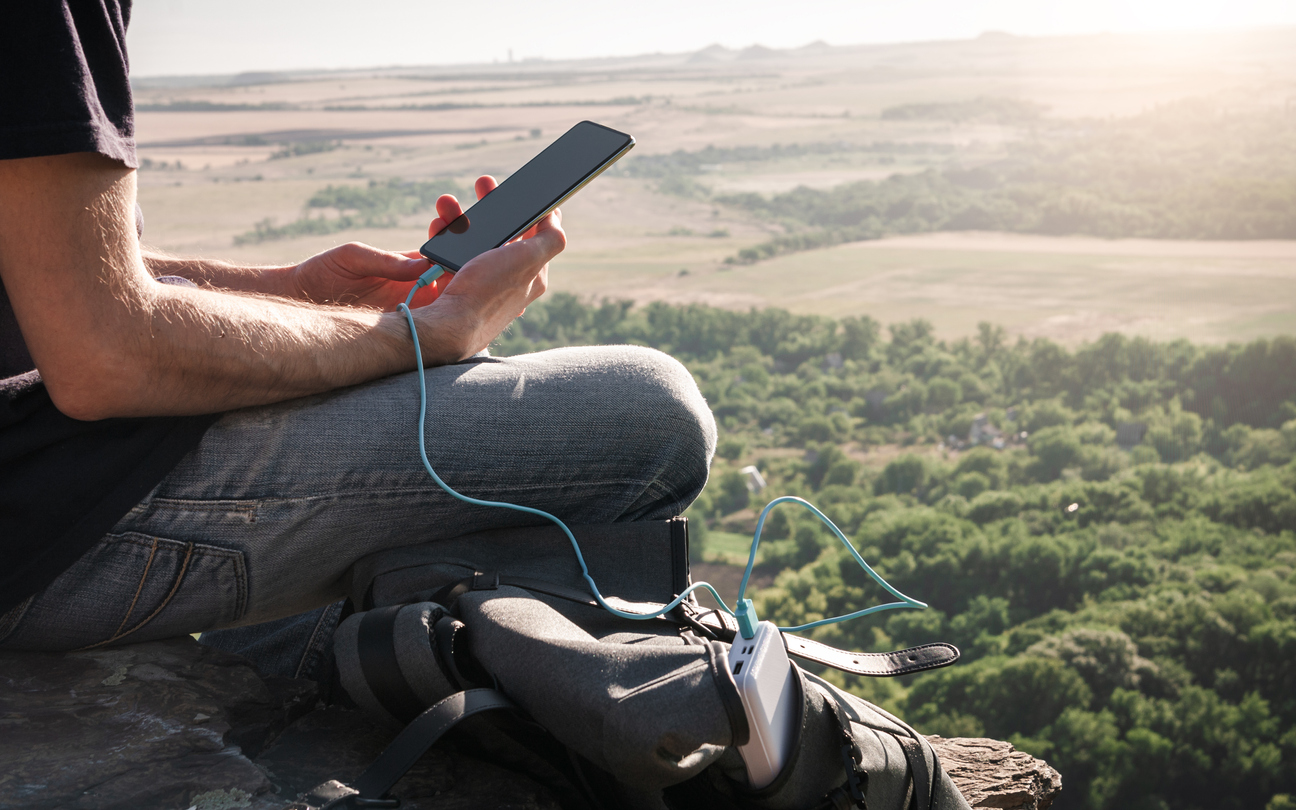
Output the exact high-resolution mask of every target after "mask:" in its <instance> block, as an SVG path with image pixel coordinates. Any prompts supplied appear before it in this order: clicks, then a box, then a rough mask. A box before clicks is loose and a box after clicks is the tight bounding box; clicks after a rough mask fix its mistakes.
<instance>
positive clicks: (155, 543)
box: [113, 537, 158, 637]
mask: <svg viewBox="0 0 1296 810" xmlns="http://www.w3.org/2000/svg"><path fill="white" fill-rule="evenodd" d="M157 549H158V541H157V538H156V537H154V538H153V544H152V545H151V546H150V547H149V555H148V561H147V562H145V563H144V573H142V574H140V581H139V585H138V586H136V588H135V598H133V599H131V603H130V607H128V608H126V615H125V616H122V620H121V624H119V625H117V629H116V630H114V631H113V635H114V637H116V635H117V634H118V633H120V632H121V631H122V628H123V627H125V626H126V622H128V621H130V617H131V614H132V613H134V612H135V603H137V602H139V598H140V594H141V593H143V592H144V583H145V582H147V581H148V574H149V570H150V569H151V568H153V558H154V557H156V556H157Z"/></svg>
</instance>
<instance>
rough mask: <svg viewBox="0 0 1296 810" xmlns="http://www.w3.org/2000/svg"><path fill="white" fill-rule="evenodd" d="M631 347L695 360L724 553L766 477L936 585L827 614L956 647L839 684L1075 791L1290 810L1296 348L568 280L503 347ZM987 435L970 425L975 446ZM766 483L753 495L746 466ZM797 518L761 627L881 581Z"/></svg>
mask: <svg viewBox="0 0 1296 810" xmlns="http://www.w3.org/2000/svg"><path fill="white" fill-rule="evenodd" d="M597 343H636V344H641V345H648V346H654V347H657V348H660V349H662V350H664V351H667V352H669V353H671V354H672V355H674V356H675V357H677V358H678V359H680V360H681V361H683V362H684V363H685V364H686V365H687V367H688V368H689V370H690V371H691V372H692V373H693V375H694V377H695V378H696V379H697V381H698V384H699V385H700V387H701V389H702V391H703V393H704V394H705V396H706V398H707V401H708V403H709V404H710V406H711V407H712V409H713V411H714V413H715V415H716V419H717V422H718V423H719V426H720V446H719V455H718V458H717V461H716V464H715V466H714V467H713V469H712V475H711V480H710V482H709V484H708V486H707V488H706V490H705V491H704V492H703V494H702V495H701V497H700V498H699V499H698V501H697V502H696V503H695V504H694V505H693V506H692V507H691V509H690V510H689V512H688V514H689V515H690V517H691V518H692V521H693V525H694V528H695V538H698V539H700V540H701V543H702V545H703V547H704V549H706V550H707V551H706V553H707V554H708V555H712V556H713V557H714V555H716V554H718V553H720V552H722V551H724V549H725V548H735V549H737V550H738V551H740V553H742V554H745V552H741V549H742V547H743V545H742V544H743V543H749V542H750V535H749V534H748V535H747V539H746V540H743V539H742V537H741V535H742V533H743V532H746V531H749V530H750V528H751V522H752V517H753V510H754V509H757V508H759V507H761V506H763V505H764V504H765V503H766V502H768V501H769V500H771V499H772V498H773V497H775V496H777V495H784V494H794V495H801V496H803V497H806V498H807V499H809V500H811V501H812V502H814V503H816V504H817V505H818V506H819V507H820V508H822V509H823V510H824V511H825V512H826V513H827V514H828V515H829V516H830V517H831V518H832V519H833V520H834V521H835V522H836V523H837V524H838V525H839V526H840V527H841V528H842V529H843V530H844V531H845V532H846V533H847V536H848V537H850V538H851V539H852V540H853V542H854V543H855V544H856V546H857V547H858V548H859V549H860V550H861V552H862V553H863V554H864V556H865V557H866V559H868V560H869V562H870V563H871V564H872V565H873V566H874V567H875V568H877V570H878V571H879V572H881V573H882V574H883V575H884V576H886V577H887V578H888V579H889V580H890V581H891V582H892V583H894V584H895V585H896V586H897V587H899V588H900V589H901V590H903V591H904V592H906V593H909V594H911V595H913V596H915V597H916V598H919V599H924V600H926V601H928V602H930V603H931V608H930V609H928V610H925V611H895V612H890V613H884V614H881V615H880V616H879V617H877V618H875V619H867V620H862V621H856V622H852V623H848V624H844V625H833V626H829V627H824V628H820V629H818V630H816V631H814V632H813V635H814V637H816V638H820V639H822V640H823V641H825V642H828V643H831V644H835V645H840V646H846V647H849V648H853V649H866V650H871V651H885V650H890V649H895V648H897V647H901V646H907V645H912V644H920V643H924V642H930V641H951V642H954V643H956V644H957V645H958V646H959V647H960V648H961V649H962V651H963V656H964V657H963V660H962V661H961V662H960V663H959V664H957V665H955V666H953V667H950V668H947V669H943V670H937V671H935V672H930V673H925V674H920V675H916V676H906V677H904V678H900V679H893V680H875V679H864V678H858V677H855V676H842V675H841V674H840V673H835V672H829V673H826V676H827V677H830V678H834V679H835V680H836V681H837V682H838V683H840V684H842V685H844V686H846V687H848V688H850V689H852V690H854V691H856V692H857V693H859V694H861V695H863V696H865V697H867V698H869V699H871V700H873V701H875V702H877V703H879V704H880V705H882V706H884V707H885V708H888V709H891V710H894V711H896V712H897V713H899V714H900V715H901V716H903V717H905V718H906V719H908V720H910V721H911V722H913V723H914V724H915V725H916V726H917V727H918V728H919V729H920V730H922V731H923V732H925V733H929V734H931V733H939V734H944V735H949V736H955V735H962V736H969V735H971V736H976V735H989V736H993V737H998V738H1001V739H1008V740H1011V741H1012V742H1013V743H1014V744H1016V745H1017V746H1018V747H1020V748H1022V749H1024V750H1026V751H1029V752H1031V753H1034V754H1037V755H1039V756H1042V757H1046V758H1047V759H1048V760H1049V762H1050V763H1052V764H1053V765H1055V766H1056V767H1057V768H1058V769H1059V770H1060V771H1061V772H1062V774H1063V776H1064V780H1065V785H1066V789H1065V790H1064V791H1063V793H1062V795H1061V797H1060V799H1059V801H1058V803H1057V804H1056V805H1055V806H1057V807H1060V808H1093V809H1094V810H1098V809H1099V808H1184V809H1185V810H1188V809H1189V808H1202V809H1203V810H1205V808H1239V810H1240V809H1241V808H1266V807H1268V808H1270V810H1283V809H1284V808H1289V807H1292V806H1293V804H1292V800H1291V794H1296V462H1294V461H1293V459H1294V458H1296V375H1293V374H1292V371H1293V369H1296V339H1293V338H1290V337H1280V338H1276V339H1272V340H1257V341H1254V342H1252V343H1249V344H1246V345H1228V346H1198V345H1194V344H1192V343H1189V342H1187V341H1175V342H1171V343H1158V342H1154V341H1150V340H1147V339H1144V338H1138V337H1135V338H1130V337H1125V336H1122V335H1118V334H1109V335H1105V336H1103V337H1102V338H1101V339H1099V340H1097V341H1095V342H1093V343H1088V344H1085V345H1082V346H1080V347H1079V348H1077V349H1075V350H1068V349H1066V348H1064V347H1062V346H1059V345H1057V344H1055V343H1052V342H1050V341H1047V340H1043V339H1039V340H1033V341H1032V340H1025V339H1018V340H1016V341H1010V340H1008V339H1006V337H1005V334H1004V331H1003V330H1002V329H1000V328H997V327H995V326H993V325H991V324H982V325H981V327H980V329H979V333H978V334H977V335H976V336H975V337H973V338H968V339H963V340H957V341H942V340H938V339H937V338H936V337H935V336H934V335H933V334H932V327H931V325H930V324H928V323H927V322H925V321H922V320H916V321H911V322H907V323H899V324H892V325H891V326H889V327H888V328H887V330H886V337H884V335H883V329H882V328H881V325H880V324H878V323H877V322H875V321H873V320H871V319H869V318H844V319H842V320H832V319H828V318H823V317H817V316H809V315H795V314H792V313H789V312H786V311H782V310H777V309H767V310H753V311H751V312H746V313H740V312H730V311H725V310H720V309H714V308H709V307H704V306H688V307H674V306H668V305H664V304H650V305H648V306H646V307H642V308H638V309H636V308H633V307H632V306H631V305H630V304H629V302H605V303H601V304H597V305H586V304H582V303H581V302H579V301H578V300H577V299H575V298H573V297H571V296H567V295H561V294H559V295H554V296H552V297H550V298H549V299H547V300H545V301H542V302H539V303H537V304H535V305H533V306H532V307H531V308H529V309H528V311H527V314H526V317H524V318H523V319H521V320H519V321H517V322H516V324H515V326H514V328H513V330H512V331H511V332H510V333H508V334H507V335H506V336H505V337H504V338H503V339H502V341H501V343H500V345H499V346H498V347H497V348H496V351H497V353H499V354H514V353H519V352H522V351H533V350H536V349H543V348H548V347H553V346H561V345H571V344H597ZM972 439H976V440H977V442H978V443H975V444H974V443H973V442H972V441H971V440H972ZM748 464H754V465H756V466H757V467H758V468H759V469H760V470H761V473H762V475H763V476H764V478H765V479H766V480H767V481H768V484H769V486H768V487H767V488H766V489H764V490H762V491H760V492H752V491H751V488H749V487H748V486H747V480H748V479H747V478H746V477H745V476H743V475H742V473H740V472H739V470H740V469H741V468H742V467H743V466H745V465H748ZM835 542H836V541H835V539H834V538H832V537H831V535H830V534H829V533H828V532H827V531H825V530H823V529H822V527H820V526H819V525H818V524H817V523H816V522H815V521H814V520H813V519H811V518H810V517H809V516H808V514H805V513H798V512H795V511H792V510H791V509H790V508H789V507H786V506H784V507H780V508H779V510H778V511H775V512H774V514H773V517H772V518H771V521H770V524H769V527H768V529H767V533H766V538H765V542H764V543H763V545H762V551H761V556H760V559H759V563H760V568H759V569H758V570H759V571H764V572H766V573H767V574H769V575H771V576H773V577H774V578H773V580H772V585H771V586H770V587H767V588H765V589H764V590H763V591H761V593H760V594H759V597H758V599H757V605H758V608H759V612H760V615H761V616H762V618H769V619H773V620H775V621H777V622H778V623H779V624H784V625H790V624H799V623H802V622H806V621H811V620H814V619H818V618H822V617H824V616H829V615H838V614H841V613H846V612H850V611H853V610H858V609H860V608H863V607H867V606H869V605H872V604H876V603H878V602H879V601H882V596H883V594H881V593H880V589H878V588H877V587H876V586H874V585H872V584H871V583H870V582H869V581H867V579H866V577H865V576H864V575H863V573H862V572H861V571H860V570H859V568H858V567H857V566H856V565H855V563H854V562H853V560H851V558H850V557H849V555H848V554H847V553H846V552H845V551H844V550H843V549H841V548H840V546H837V545H835Z"/></svg>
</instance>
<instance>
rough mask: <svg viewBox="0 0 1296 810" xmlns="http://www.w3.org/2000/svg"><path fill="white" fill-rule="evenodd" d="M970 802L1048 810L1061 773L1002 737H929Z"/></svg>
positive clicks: (1015, 809) (1016, 809)
mask: <svg viewBox="0 0 1296 810" xmlns="http://www.w3.org/2000/svg"><path fill="white" fill-rule="evenodd" d="M927 739H929V740H931V744H932V747H933V748H935V749H936V754H937V755H938V756H939V757H940V758H941V764H942V765H944V766H945V770H946V771H947V772H949V775H950V778H951V779H953V780H954V784H956V785H958V789H959V792H960V793H962V794H963V798H965V799H967V801H968V804H970V805H972V806H973V807H998V808H1003V809H1004V810H1047V808H1048V807H1049V806H1050V805H1051V804H1053V798H1054V797H1055V796H1057V794H1058V793H1060V792H1061V790H1062V775H1061V774H1060V773H1058V772H1057V771H1056V770H1054V769H1053V768H1052V767H1051V766H1050V765H1049V764H1048V763H1047V762H1045V761H1044V760H1042V759H1036V758H1035V757H1033V756H1031V755H1030V754H1027V753H1025V752H1023V751H1018V750H1017V749H1016V748H1013V746H1012V744H1011V743H1006V742H1001V741H999V740H986V739H970V738H954V739H946V738H944V737H928V738H927Z"/></svg>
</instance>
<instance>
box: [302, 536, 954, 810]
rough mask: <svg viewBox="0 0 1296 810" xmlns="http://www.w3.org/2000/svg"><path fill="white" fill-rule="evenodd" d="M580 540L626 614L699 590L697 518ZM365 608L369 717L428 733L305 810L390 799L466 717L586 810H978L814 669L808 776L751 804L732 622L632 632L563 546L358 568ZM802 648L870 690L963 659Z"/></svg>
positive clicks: (337, 647) (482, 745)
mask: <svg viewBox="0 0 1296 810" xmlns="http://www.w3.org/2000/svg"><path fill="white" fill-rule="evenodd" d="M573 531H574V532H575V533H576V536H577V539H578V540H579V541H580V543H581V549H582V551H583V553H584V555H585V559H586V561H587V564H588V565H589V568H590V573H591V575H592V576H593V577H594V580H595V581H596V582H597V583H598V584H599V588H600V590H601V591H602V592H603V593H604V594H605V595H608V594H617V597H616V598H614V597H611V596H608V597H607V598H608V600H609V601H610V602H613V604H615V605H616V606H617V607H619V608H621V609H623V610H626V611H628V612H639V613H648V612H652V611H653V610H656V609H658V608H659V607H660V606H661V605H663V604H665V603H666V602H668V601H670V600H671V599H672V598H673V597H674V595H675V594H677V593H679V592H681V591H682V590H683V588H685V587H687V585H688V581H689V577H688V540H687V522H686V521H685V520H684V519H683V518H676V519H674V520H671V521H659V522H645V523H630V524H614V525H610V526H590V527H574V528H573ZM351 594H352V599H353V601H354V602H355V605H356V612H355V613H353V614H352V615H350V616H349V617H347V618H346V619H345V620H344V621H343V622H342V624H341V625H340V626H339V628H338V630H337V633H336V634H335V636H334V652H335V657H336V665H337V672H338V677H339V679H340V682H341V685H342V686H343V688H344V689H345V691H346V692H347V694H348V695H349V696H350V697H351V698H352V699H353V700H354V701H355V702H356V703H357V704H359V705H360V706H361V707H363V708H365V709H367V710H370V711H372V712H373V713H375V714H377V715H379V716H383V717H386V718H388V719H389V720H393V721H396V722H400V723H409V724H410V726H409V727H408V728H407V729H406V731H405V732H403V733H402V737H403V738H406V739H405V741H404V742H402V741H401V738H398V740H397V742H396V743H393V746H392V749H403V751H402V753H401V754H400V756H396V755H393V756H388V754H384V759H387V760H390V762H388V763H386V764H381V763H376V764H375V766H374V768H372V769H371V772H377V771H381V772H382V773H381V774H378V775H377V776H374V775H372V774H366V776H362V777H361V778H360V779H359V780H357V782H356V784H355V785H354V786H346V785H341V784H340V783H327V784H326V785H322V786H320V788H317V789H316V792H315V793H316V794H318V795H315V796H314V798H312V797H311V796H308V797H305V798H304V799H303V800H301V801H300V802H299V803H298V804H296V805H294V806H295V807H300V808H308V807H340V806H347V805H346V802H347V801H348V800H349V799H350V797H356V796H359V797H364V794H365V792H366V791H367V792H368V794H369V796H368V797H367V799H366V801H372V800H374V799H379V798H381V797H382V795H383V794H385V793H386V789H388V788H390V784H388V783H389V782H394V781H395V779H397V778H399V773H396V771H395V770H394V769H395V768H396V767H398V766H399V762H398V760H399V761H403V760H404V759H409V760H410V762H411V763H412V761H413V760H412V759H410V757H414V758H416V757H417V756H418V754H420V753H421V752H422V748H419V747H418V746H423V747H426V744H430V741H431V740H434V739H436V738H437V737H439V735H440V734H441V733H444V732H445V731H446V730H448V729H449V728H450V727H451V726H452V725H454V724H455V723H456V722H457V721H458V720H459V719H460V718H469V719H466V720H464V722H463V723H462V724H461V728H460V731H459V732H457V734H458V737H457V744H460V745H467V746H468V747H469V749H470V750H476V751H477V752H479V753H482V754H484V755H487V756H490V757H492V758H493V759H495V760H496V761H501V762H504V763H506V764H511V765H512V766H513V767H517V768H520V769H522V770H524V771H527V772H528V773H530V774H532V775H533V776H535V777H536V778H538V779H539V780H540V781H541V782H543V783H545V784H547V785H548V786H549V787H550V788H551V789H553V791H554V793H555V795H556V796H557V797H558V798H559V801H560V802H561V803H562V804H563V805H564V807H570V808H578V809H579V810H595V809H596V808H612V807H633V808H653V809H654V810H658V809H662V810H664V809H666V808H670V809H671V810H689V809H690V808H702V807H707V808H716V807H720V808H724V807H732V808H767V809H768V810H785V809H786V810H796V809H799V808H821V807H822V808H848V807H858V808H864V807H866V806H867V807H868V808H871V810H904V809H905V808H908V807H911V806H913V807H916V808H918V810H930V808H938V810H966V808H967V806H968V805H967V803H966V802H965V801H964V800H963V798H962V796H960V795H959V793H958V790H957V789H956V788H955V787H954V786H953V784H952V783H951V782H950V780H949V777H948V775H947V774H946V773H945V772H944V771H943V769H942V768H941V766H940V762H939V759H938V758H937V757H936V755H935V752H934V751H933V750H932V748H931V746H930V745H929V744H928V743H927V741H926V740H925V739H924V738H923V737H922V736H921V735H919V734H917V733H916V732H915V731H914V730H913V729H912V728H910V727H909V726H907V725H906V724H904V723H903V722H901V721H900V720H898V719H897V718H895V717H893V716H891V715H889V714H887V713H886V712H884V711H882V710H881V709H878V708H877V707H875V706H872V705H871V704H869V703H867V702H865V701H863V700H860V699H859V698H856V697H854V696H853V695H849V694H847V693H845V692H843V691H841V690H839V689H837V688H835V687H833V686H832V685H830V684H828V683H827V682H825V681H823V680H822V679H820V678H817V677H815V676H814V675H812V674H810V673H808V672H805V671H804V670H802V669H801V668H800V667H799V666H794V672H795V675H796V680H797V683H798V685H799V689H800V695H801V702H800V718H799V723H798V724H797V734H798V739H797V741H796V744H795V745H794V746H793V751H794V755H793V759H792V760H791V761H790V762H789V763H788V764H787V765H786V767H784V769H783V771H782V772H781V773H780V774H779V776H778V778H777V779H776V780H775V781H774V783H773V784H771V785H769V786H768V787H765V788H763V789H760V790H752V789H750V788H749V787H748V784H747V780H746V771H745V768H744V766H743V763H742V760H741V758H740V756H739V755H738V752H737V748H736V747H735V746H737V745H741V744H743V743H745V742H746V741H747V739H748V735H749V729H748V727H747V720H746V716H745V713H744V711H743V708H742V703H741V699H740V697H739V695H738V691H737V687H736V686H735V684H734V680H733V677H732V675H731V674H730V673H729V670H728V664H727V656H728V648H729V642H730V641H731V640H732V639H733V637H734V634H735V631H736V627H735V625H734V623H733V621H732V619H730V618H729V617H727V616H725V615H723V614H719V613H718V612H713V611H707V610H704V609H703V608H701V607H699V606H698V605H696V604H692V603H685V604H684V605H682V606H681V607H680V608H679V609H677V610H676V611H673V612H672V613H671V614H668V616H666V617H662V618H659V619H652V620H646V621H633V620H628V619H622V618H618V617H615V616H613V615H612V614H610V613H608V612H607V611H605V610H603V609H602V608H600V607H598V606H597V604H595V603H594V602H593V599H592V597H591V596H590V595H589V592H588V589H587V588H586V587H585V583H584V581H583V579H582V578H581V577H580V572H579V569H578V567H577V565H576V562H575V558H574V556H573V554H572V551H571V547H570V545H569V543H568V541H567V539H566V538H565V537H564V536H563V535H562V534H561V533H560V532H559V531H558V530H557V529H550V528H547V527H546V528H528V529H512V530H498V531H493V532H483V533H481V534H478V535H472V536H467V537H463V538H458V539H456V540H452V541H443V542H437V543H435V544H428V545H423V546H413V547H409V548H405V549H400V550H396V551H390V552H384V553H381V554H376V555H373V556H371V557H369V558H366V559H364V560H362V561H360V562H359V563H357V564H356V566H355V567H354V569H353V576H352V582H351ZM785 640H786V642H787V645H788V649H789V652H790V653H791V654H793V655H795V656H799V657H801V658H803V659H806V660H811V661H817V662H820V663H828V664H830V665H841V666H842V667H843V668H847V669H850V670H851V671H857V672H862V673H864V674H875V675H887V674H899V673H902V672H910V671H917V670H919V669H927V668H931V667H935V666H943V665H945V664H948V663H952V662H953V661H954V660H956V659H957V657H958V651H957V650H956V649H954V648H953V647H951V646H949V645H939V644H937V645H924V646H923V647H921V648H915V649H913V650H906V651H899V652H897V653H890V654H881V655H879V654H863V653H854V652H849V651H840V650H834V649H832V648H830V647H825V646H824V645H821V644H817V643H815V642H812V641H810V640H808V639H800V638H798V637H796V636H792V635H787V636H786V639H785ZM428 707H433V708H432V709H428ZM501 710H507V711H501ZM478 713H480V715H481V716H479V717H478V716H472V717H469V716H470V715H476V714H478ZM434 715H435V717H433V716H434ZM506 715H507V716H506ZM429 718H431V719H429ZM416 732H417V733H416ZM433 732H435V736H433ZM415 749H417V751H416V750H415ZM390 750H391V749H389V751H390ZM402 757H403V759H402ZM393 763H394V764H393ZM380 765H381V767H380ZM405 767H408V765H406V766H405ZM401 773H403V770H402V771H401ZM362 783H364V784H362ZM379 791H381V792H379ZM354 806H373V805H372V804H368V805H363V803H362V804H357V805H354Z"/></svg>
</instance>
